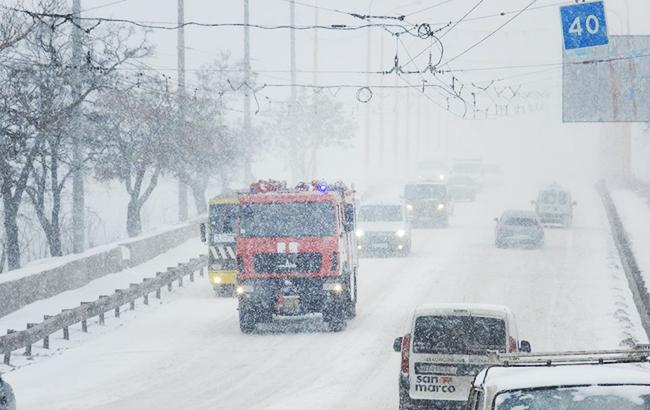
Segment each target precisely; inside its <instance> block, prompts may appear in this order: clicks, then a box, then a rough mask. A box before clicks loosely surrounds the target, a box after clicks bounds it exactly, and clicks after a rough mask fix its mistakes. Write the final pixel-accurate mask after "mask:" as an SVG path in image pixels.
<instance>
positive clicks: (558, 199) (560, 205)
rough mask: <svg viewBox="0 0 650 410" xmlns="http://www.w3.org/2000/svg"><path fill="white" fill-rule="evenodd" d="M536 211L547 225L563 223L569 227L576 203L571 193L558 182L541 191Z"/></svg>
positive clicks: (533, 202) (562, 224) (535, 203)
mask: <svg viewBox="0 0 650 410" xmlns="http://www.w3.org/2000/svg"><path fill="white" fill-rule="evenodd" d="M531 203H532V204H533V205H535V211H536V212H537V215H538V216H539V219H540V220H541V221H542V223H543V224H545V225H561V226H563V227H565V228H569V227H570V226H571V224H572V223H573V208H574V207H575V206H576V203H575V202H574V201H573V200H572V199H571V193H570V192H569V191H567V190H566V189H564V188H562V187H561V186H560V185H558V184H553V185H549V186H547V187H546V188H544V189H542V190H541V191H539V194H538V195H537V200H536V201H531Z"/></svg>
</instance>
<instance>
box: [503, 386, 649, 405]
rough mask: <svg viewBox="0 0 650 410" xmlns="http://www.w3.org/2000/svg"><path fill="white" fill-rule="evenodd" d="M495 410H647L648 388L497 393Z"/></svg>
mask: <svg viewBox="0 0 650 410" xmlns="http://www.w3.org/2000/svg"><path fill="white" fill-rule="evenodd" d="M493 408H494V409H495V410H550V409H558V410H648V409H650V385H606V386H598V385H596V386H580V387H551V388H541V389H525V390H514V391H508V392H504V393H499V394H498V395H497V396H496V398H495V400H494V407H493Z"/></svg>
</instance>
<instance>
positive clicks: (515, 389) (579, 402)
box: [467, 346, 650, 410]
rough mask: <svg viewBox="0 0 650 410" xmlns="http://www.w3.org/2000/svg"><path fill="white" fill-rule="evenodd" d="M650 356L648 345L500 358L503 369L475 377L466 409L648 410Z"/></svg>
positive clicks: (649, 400) (486, 370)
mask: <svg viewBox="0 0 650 410" xmlns="http://www.w3.org/2000/svg"><path fill="white" fill-rule="evenodd" d="M649 355H650V351H649V350H648V349H647V346H646V347H641V348H636V349H632V350H627V351H618V352H617V351H609V352H561V353H555V354H553V353H544V354H533V355H520V356H519V355H504V357H502V358H501V357H500V358H499V360H500V361H502V362H504V364H501V365H497V366H490V367H488V368H486V369H484V370H483V371H482V372H481V373H479V374H478V375H477V376H476V379H475V381H474V383H473V388H472V391H471V393H470V397H469V401H468V407H467V409H472V410H516V409H571V410H614V409H616V410H647V409H650V363H648V356H649ZM508 356H510V357H508ZM505 362H507V364H505Z"/></svg>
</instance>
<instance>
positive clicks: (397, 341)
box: [393, 337, 404, 352]
mask: <svg viewBox="0 0 650 410" xmlns="http://www.w3.org/2000/svg"><path fill="white" fill-rule="evenodd" d="M402 340H404V338H403V337H396V338H395V341H393V350H394V351H396V352H401V351H402Z"/></svg>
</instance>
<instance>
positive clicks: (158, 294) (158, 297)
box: [156, 288, 161, 299]
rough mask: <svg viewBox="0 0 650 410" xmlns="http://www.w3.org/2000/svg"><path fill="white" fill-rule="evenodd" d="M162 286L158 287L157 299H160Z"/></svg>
mask: <svg viewBox="0 0 650 410" xmlns="http://www.w3.org/2000/svg"><path fill="white" fill-rule="evenodd" d="M160 293H161V292H160V288H158V289H156V299H160Z"/></svg>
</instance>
